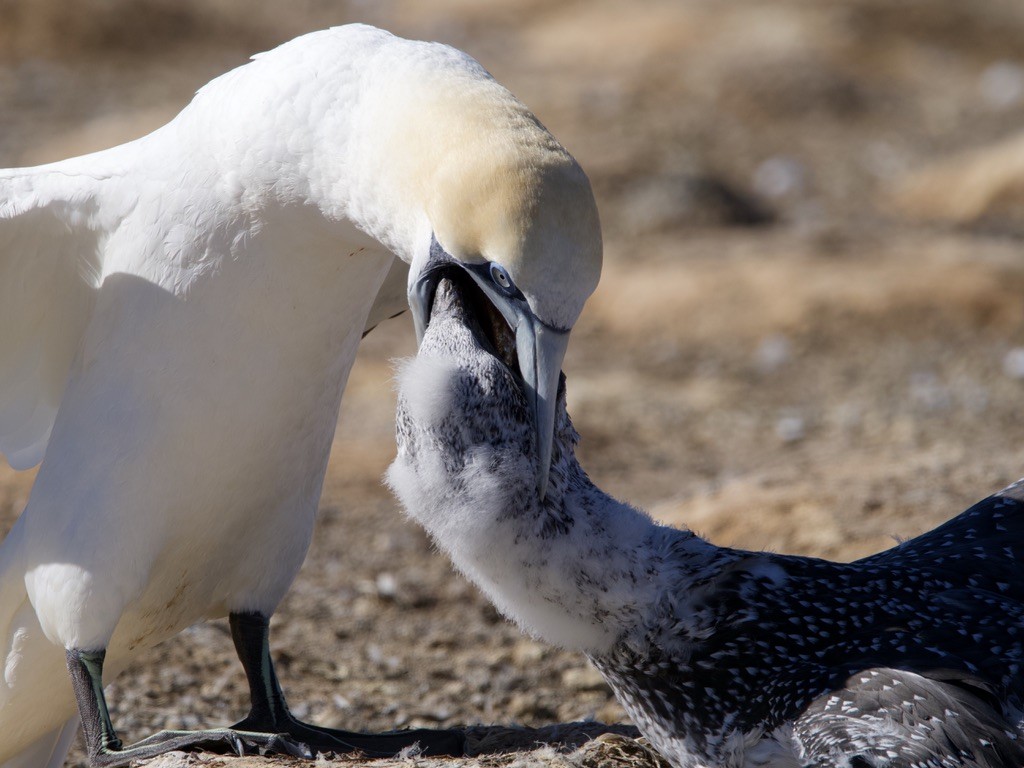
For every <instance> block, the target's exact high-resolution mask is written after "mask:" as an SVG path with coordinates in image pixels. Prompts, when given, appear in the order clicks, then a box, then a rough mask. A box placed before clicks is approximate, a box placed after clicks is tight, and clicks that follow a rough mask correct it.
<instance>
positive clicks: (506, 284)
mask: <svg viewBox="0 0 1024 768" xmlns="http://www.w3.org/2000/svg"><path fill="white" fill-rule="evenodd" d="M491 279H492V280H493V281H494V282H495V283H497V284H498V286H499V287H500V288H502V289H503V290H506V291H511V290H512V287H513V286H512V278H511V277H509V276H508V272H506V271H505V268H504V267H503V266H501V264H498V263H497V262H494V261H492V262H491Z"/></svg>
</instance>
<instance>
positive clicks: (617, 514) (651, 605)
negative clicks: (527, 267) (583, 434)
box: [392, 285, 1024, 768]
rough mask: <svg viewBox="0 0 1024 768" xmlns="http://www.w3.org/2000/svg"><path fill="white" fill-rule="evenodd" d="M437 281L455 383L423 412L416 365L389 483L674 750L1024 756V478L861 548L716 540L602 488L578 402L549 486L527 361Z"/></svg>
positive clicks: (942, 759) (869, 759) (869, 760)
mask: <svg viewBox="0 0 1024 768" xmlns="http://www.w3.org/2000/svg"><path fill="white" fill-rule="evenodd" d="M439 294H440V295H441V298H440V299H439V303H438V305H437V307H436V308H435V317H434V318H433V320H432V322H431V326H430V328H429V329H428V334H427V337H426V338H425V340H424V343H423V348H422V350H421V356H422V355H426V356H434V357H435V358H439V359H444V360H447V361H448V362H449V363H452V364H454V365H456V370H457V373H456V374H454V375H453V378H452V379H451V381H450V386H451V389H452V397H451V398H450V399H449V401H448V402H447V404H446V405H445V408H446V409H447V410H446V411H445V412H444V413H442V414H439V415H438V417H437V418H430V419H427V420H424V419H423V418H422V415H421V414H416V415H415V416H414V415H413V414H412V410H414V409H411V408H410V407H409V395H410V391H409V389H410V388H411V387H413V388H414V387H415V383H413V382H405V384H404V386H403V391H402V394H401V396H400V409H399V419H398V425H399V426H398V434H399V458H398V459H397V460H396V465H400V466H401V467H404V470H403V471H406V472H408V473H411V474H410V475H409V477H413V478H415V484H416V488H415V490H411V486H412V485H413V483H407V484H405V485H403V483H402V482H400V480H396V479H395V477H396V476H393V477H392V485H393V487H395V488H396V491H397V492H398V493H399V496H400V497H401V498H402V500H403V503H404V504H405V506H406V508H407V510H408V511H409V513H410V515H412V516H413V517H416V518H417V519H419V520H420V521H421V522H422V523H423V524H424V525H425V526H426V527H427V529H428V530H429V531H430V532H431V533H432V535H434V537H435V539H436V540H437V541H438V543H439V545H440V546H441V547H442V548H444V549H445V550H447V551H448V552H449V553H450V554H451V556H452V558H453V560H454V561H455V562H456V564H457V565H459V567H460V568H462V569H463V570H464V571H465V572H466V573H467V574H468V575H469V576H470V577H471V578H474V579H475V580H476V581H477V582H478V583H480V584H481V586H482V588H484V589H485V591H487V593H488V594H489V595H490V596H491V597H492V599H494V600H495V602H496V603H497V604H498V605H499V607H501V608H502V610H504V611H505V612H506V613H507V614H509V615H510V616H512V617H513V618H515V619H516V620H517V621H519V623H520V624H521V625H523V626H524V628H526V629H527V630H529V631H532V632H534V633H536V634H540V635H543V636H549V637H551V639H553V640H555V641H557V642H561V643H562V644H564V645H567V646H570V647H579V648H580V649H581V650H583V651H584V652H586V653H587V654H588V655H589V656H590V658H591V659H592V661H593V662H594V664H595V665H596V666H597V668H598V669H600V670H601V672H602V673H603V674H604V676H605V677H606V678H607V680H608V681H609V683H610V684H611V686H612V687H613V689H614V690H615V693H616V695H617V696H618V697H619V699H620V701H621V702H622V703H623V705H624V706H625V707H626V709H627V711H629V713H630V715H631V716H632V717H633V718H634V719H635V720H636V723H637V725H638V726H639V727H640V729H641V730H642V731H643V732H644V733H645V734H646V735H647V736H648V737H649V738H650V739H651V741H652V742H653V744H654V745H655V746H656V747H657V748H658V749H659V750H660V751H661V752H662V753H663V754H665V756H666V757H667V758H668V759H669V760H670V761H672V762H673V763H674V764H675V765H676V766H678V767H679V768H691V767H696V766H734V767H736V768H739V767H740V766H776V767H777V768H795V767H796V766H818V767H822V768H824V767H825V766H828V767H829V768H867V767H875V766H893V767H896V766H899V767H900V768H911V767H912V766H934V767H935V768H946V767H947V766H948V767H950V768H951V767H952V766H978V767H982V766H984V767H990V768H996V767H998V768H1019V767H1020V766H1024V730H1022V708H1024V707H1022V699H1024V676H1022V674H1021V663H1022V654H1024V646H1022V636H1024V579H1021V577H1020V570H1019V568H1020V566H1019V563H1020V562H1021V560H1022V559H1024V485H1022V484H1021V483H1018V484H1015V485H1013V486H1011V487H1010V488H1007V489H1006V490H1004V491H1002V492H1001V493H998V494H996V495H994V496H991V497H989V498H987V499H985V500H984V501H981V502H980V503H978V504H976V505H975V506H973V507H971V508H970V509H969V510H967V511H966V512H964V513H962V514H961V515H959V516H958V517H956V518H954V519H952V520H950V521H949V522H947V523H946V524H944V525H942V526H940V527H939V528H937V529H935V530H933V531H930V532H928V533H925V534H923V535H921V536H919V537H917V538H915V539H911V540H909V541H905V542H903V543H902V544H900V545H899V546H896V547H894V548H892V549H890V550H887V551H885V552H881V553H879V554H876V555H873V556H871V557H867V558H864V559H863V560H859V561H857V562H855V563H833V562H829V561H825V560H818V559H814V558H805V557H792V556H785V555H775V554H769V553H762V552H744V551H739V550H732V549H727V548H720V547H715V546H713V545H711V544H709V543H707V542H705V541H703V540H702V539H700V538H699V537H697V536H695V535H694V534H693V533H691V532H689V531H684V530H676V529H671V528H667V527H664V526H660V525H657V524H655V523H654V522H653V521H651V520H650V519H649V518H647V517H646V516H644V515H643V514H642V513H640V512H638V511H636V510H634V509H633V508H631V507H628V506H627V505H624V504H621V503H620V502H618V501H616V500H614V499H612V498H610V497H608V496H607V495H605V494H604V493H603V492H601V491H600V490H599V489H598V488H596V487H595V486H594V485H593V484H592V483H591V482H590V480H589V478H588V477H587V475H586V474H585V472H584V471H583V470H582V469H581V468H580V466H579V464H578V463H577V462H576V459H575V456H574V453H573V449H574V445H575V442H576V439H577V436H576V433H575V432H574V431H573V429H572V426H571V424H570V422H569V419H568V416H567V415H566V414H565V411H564V404H563V407H562V409H561V413H560V416H559V424H558V426H557V430H556V440H555V452H554V461H553V466H552V470H551V484H550V490H549V493H548V496H547V497H546V499H545V500H544V501H543V502H542V501H541V500H539V499H538V498H537V496H536V493H535V492H533V491H532V485H531V482H532V480H531V478H532V477H533V476H534V474H533V471H534V470H533V468H532V467H531V463H530V461H531V459H532V458H533V456H532V451H533V448H532V440H531V436H530V431H529V430H530V420H529V414H528V413H527V411H526V409H525V405H524V401H523V399H522V396H521V394H520V393H519V390H518V386H517V384H516V381H515V378H514V376H513V375H512V374H511V373H509V371H508V370H507V369H506V368H505V367H504V366H503V365H502V364H501V363H500V362H498V361H497V360H496V359H495V358H494V357H493V356H492V355H491V354H490V353H489V351H488V350H487V348H486V344H484V343H481V342H480V341H479V340H478V339H479V334H474V333H471V332H470V330H469V329H470V328H472V326H473V319H472V318H470V317H468V315H467V314H466V312H465V310H464V307H463V306H462V305H461V303H460V301H459V298H458V295H457V292H455V291H454V290H452V289H451V286H450V285H449V286H445V287H444V289H443V290H440V291H439ZM563 402H564V401H563ZM429 456H435V457H437V458H439V459H440V461H435V462H430V461H428V460H427V459H428V457H429ZM481 457H483V458H481ZM439 467H443V469H439ZM480 488H482V489H484V490H479V489H480ZM488 494H489V495H488ZM428 508H429V509H428ZM755 512H756V510H755ZM460 515H464V517H462V518H460V517H459V516H460ZM480 516H489V524H487V525H473V521H474V520H475V519H478V518H479V517H480ZM474 537H475V538H474ZM481 553H490V554H489V555H487V556H485V555H483V554H481ZM491 559H493V560H495V561H496V562H495V563H491V562H489V560H491ZM497 561H500V562H497ZM545 603H547V604H551V605H554V606H556V607H557V608H558V609H559V610H561V611H562V612H564V614H565V622H564V623H565V625H566V627H563V626H562V624H560V623H558V621H555V620H551V619H550V618H549V617H548V614H546V613H543V611H540V609H537V608H536V605H544V604H545ZM538 611H540V612H538ZM563 630H564V631H563ZM559 633H561V634H559ZM566 638H568V639H566Z"/></svg>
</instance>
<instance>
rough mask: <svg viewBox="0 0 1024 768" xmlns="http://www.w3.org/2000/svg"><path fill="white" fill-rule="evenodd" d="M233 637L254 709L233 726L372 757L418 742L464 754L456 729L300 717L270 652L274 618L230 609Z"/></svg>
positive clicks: (434, 751)
mask: <svg viewBox="0 0 1024 768" xmlns="http://www.w3.org/2000/svg"><path fill="white" fill-rule="evenodd" d="M230 618H231V638H232V639H233V640H234V642H235V650H236V651H237V652H238V658H239V659H240V660H241V662H242V666H243V667H244V668H245V674H246V677H248V679H249V691H250V696H251V700H252V709H251V710H250V712H249V716H248V717H246V718H245V719H244V720H242V721H241V722H239V723H237V724H235V725H234V726H233V727H234V728H237V729H241V730H246V731H257V732H264V731H266V732H272V733H282V734H287V735H288V736H290V737H292V738H293V739H295V740H296V741H299V742H302V743H303V744H308V745H309V746H310V747H312V748H314V749H317V750H319V751H322V752H338V753H341V752H353V751H358V752H362V753H363V754H365V755H367V756H368V757H391V756H393V755H395V754H397V753H398V752H400V751H401V750H403V749H405V748H406V747H409V746H412V745H413V744H418V745H419V746H420V748H422V750H423V752H424V754H428V755H454V756H462V755H463V754H464V747H465V737H464V736H463V734H462V733H461V732H459V731H456V730H431V729H427V728H419V729H415V730H406V731H389V732H387V733H375V734H369V733H354V732H351V731H340V730H336V729H333V728H321V727H320V726H315V725H309V724H307V723H303V722H300V721H299V720H297V719H296V718H295V717H294V716H293V715H292V714H291V712H289V711H288V705H287V703H286V702H285V698H284V693H282V691H281V685H280V683H279V682H278V680H277V674H276V673H275V672H274V662H273V660H272V659H271V658H270V642H269V638H270V622H269V620H268V618H267V617H266V616H263V615H262V614H259V613H232V614H231V617H230Z"/></svg>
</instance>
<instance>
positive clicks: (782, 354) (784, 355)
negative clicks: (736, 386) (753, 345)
mask: <svg viewBox="0 0 1024 768" xmlns="http://www.w3.org/2000/svg"><path fill="white" fill-rule="evenodd" d="M792 357H793V345H792V344H791V343H790V341H789V339H788V338H787V337H786V336H784V335H783V334H781V333H773V334H771V335H769V336H765V337H764V338H763V339H761V343H760V344H758V345H757V349H756V350H755V351H754V365H755V366H756V368H757V370H758V371H759V372H760V373H765V374H766V373H775V372H776V371H777V370H779V369H780V368H782V367H783V366H784V365H786V363H788V362H789V361H790V360H791V359H792Z"/></svg>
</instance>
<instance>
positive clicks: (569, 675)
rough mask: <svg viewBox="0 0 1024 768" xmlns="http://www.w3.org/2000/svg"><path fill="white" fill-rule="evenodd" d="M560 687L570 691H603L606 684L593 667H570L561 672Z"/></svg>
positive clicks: (605, 688)
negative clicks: (562, 686)
mask: <svg viewBox="0 0 1024 768" xmlns="http://www.w3.org/2000/svg"><path fill="white" fill-rule="evenodd" d="M562 685H564V686H565V687H566V688H568V689H569V690H571V691H603V690H607V688H608V684H607V683H606V682H605V681H604V678H603V677H602V676H601V673H600V672H598V671H597V670H596V669H594V668H593V667H589V666H588V667H572V668H570V669H567V670H565V671H564V672H562Z"/></svg>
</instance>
